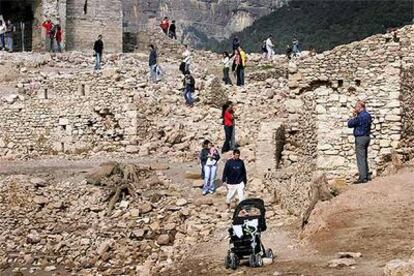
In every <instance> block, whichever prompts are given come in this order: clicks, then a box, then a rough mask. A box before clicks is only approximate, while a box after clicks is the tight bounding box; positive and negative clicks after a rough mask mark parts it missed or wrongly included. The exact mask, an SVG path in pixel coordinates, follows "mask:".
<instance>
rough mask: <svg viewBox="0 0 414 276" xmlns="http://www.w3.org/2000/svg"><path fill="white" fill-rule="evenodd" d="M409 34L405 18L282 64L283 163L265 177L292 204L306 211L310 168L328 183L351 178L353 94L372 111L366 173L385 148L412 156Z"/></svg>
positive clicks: (379, 162) (378, 164)
mask: <svg viewBox="0 0 414 276" xmlns="http://www.w3.org/2000/svg"><path fill="white" fill-rule="evenodd" d="M413 39H414V27H413V26H407V27H404V28H402V29H400V30H398V33H396V34H395V35H394V34H393V33H391V34H381V35H375V36H373V37H370V38H367V39H365V40H363V41H357V42H353V43H350V44H348V45H343V46H339V47H336V48H335V49H333V50H331V51H327V52H324V53H322V54H319V55H316V56H310V57H306V58H303V59H299V60H294V61H293V62H291V63H290V64H289V88H290V97H289V99H287V100H286V101H285V109H286V110H285V112H286V113H288V116H287V119H286V122H285V124H286V144H285V146H284V150H283V158H282V169H281V170H279V171H277V172H276V174H275V175H274V177H273V178H272V179H270V181H268V182H269V183H268V184H269V185H273V188H274V190H275V192H276V194H277V195H278V198H279V200H280V201H281V203H282V204H283V205H284V206H285V207H286V208H288V209H289V210H291V212H293V213H295V214H298V215H301V214H302V215H304V214H305V213H306V212H308V211H309V207H310V205H309V204H310V203H311V202H313V201H314V200H311V199H310V194H315V193H314V192H310V191H312V189H313V188H312V185H313V184H312V183H313V182H312V181H311V179H312V175H313V174H314V173H315V172H318V173H324V174H325V175H327V176H328V179H330V180H331V181H332V183H345V181H346V180H353V179H355V176H356V174H357V167H356V160H355V159H356V158H355V149H354V137H353V135H352V129H349V128H348V127H347V121H348V119H349V118H350V117H351V110H352V108H353V106H354V105H355V103H356V101H357V100H365V101H366V104H367V109H368V111H369V112H370V113H371V114H372V116H373V126H372V135H371V138H372V140H371V145H370V148H369V154H368V155H369V165H370V170H371V171H372V172H373V175H374V176H375V175H377V174H380V173H381V172H382V169H383V165H384V164H385V163H386V161H387V160H389V159H390V155H391V153H392V152H397V153H399V154H400V155H404V156H405V158H407V159H408V158H412V157H413V152H414V146H413V145H414V144H413V142H414V128H413V125H414V113H413V108H412V106H413V104H414V85H413V77H414V75H413V73H414V70H413V69H414V67H413V65H414V52H413V46H412V45H413V44H414V43H413ZM338 185H339V184H338ZM316 194H317V193H316Z"/></svg>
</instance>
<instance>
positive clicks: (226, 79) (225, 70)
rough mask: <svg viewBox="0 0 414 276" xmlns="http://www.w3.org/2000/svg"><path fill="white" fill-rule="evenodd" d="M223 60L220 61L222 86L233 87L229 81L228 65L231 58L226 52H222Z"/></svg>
mask: <svg viewBox="0 0 414 276" xmlns="http://www.w3.org/2000/svg"><path fill="white" fill-rule="evenodd" d="M223 55H224V58H223V60H222V63H223V81H224V84H226V85H227V84H228V85H233V83H232V82H231V79H230V65H231V58H230V55H229V53H228V52H224V54H223Z"/></svg>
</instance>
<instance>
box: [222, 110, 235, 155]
mask: <svg viewBox="0 0 414 276" xmlns="http://www.w3.org/2000/svg"><path fill="white" fill-rule="evenodd" d="M222 116H223V125H224V133H225V141H224V145H223V148H222V150H221V152H222V153H225V152H228V151H230V150H233V149H234V146H235V145H234V141H232V140H233V133H234V110H233V103H232V102H228V103H226V104H225V105H223V113H222Z"/></svg>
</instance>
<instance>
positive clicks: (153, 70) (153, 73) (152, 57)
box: [148, 44, 157, 82]
mask: <svg viewBox="0 0 414 276" xmlns="http://www.w3.org/2000/svg"><path fill="white" fill-rule="evenodd" d="M149 49H150V54H149V59H148V65H149V67H150V68H149V70H150V79H151V81H153V82H156V81H157V51H156V50H155V46H154V45H153V44H151V45H149Z"/></svg>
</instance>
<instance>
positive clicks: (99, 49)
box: [93, 35, 104, 70]
mask: <svg viewBox="0 0 414 276" xmlns="http://www.w3.org/2000/svg"><path fill="white" fill-rule="evenodd" d="M103 49H104V44H103V41H102V35H99V36H98V40H97V41H95V44H94V45H93V50H94V51H95V70H100V69H101V61H102V53H103Z"/></svg>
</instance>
